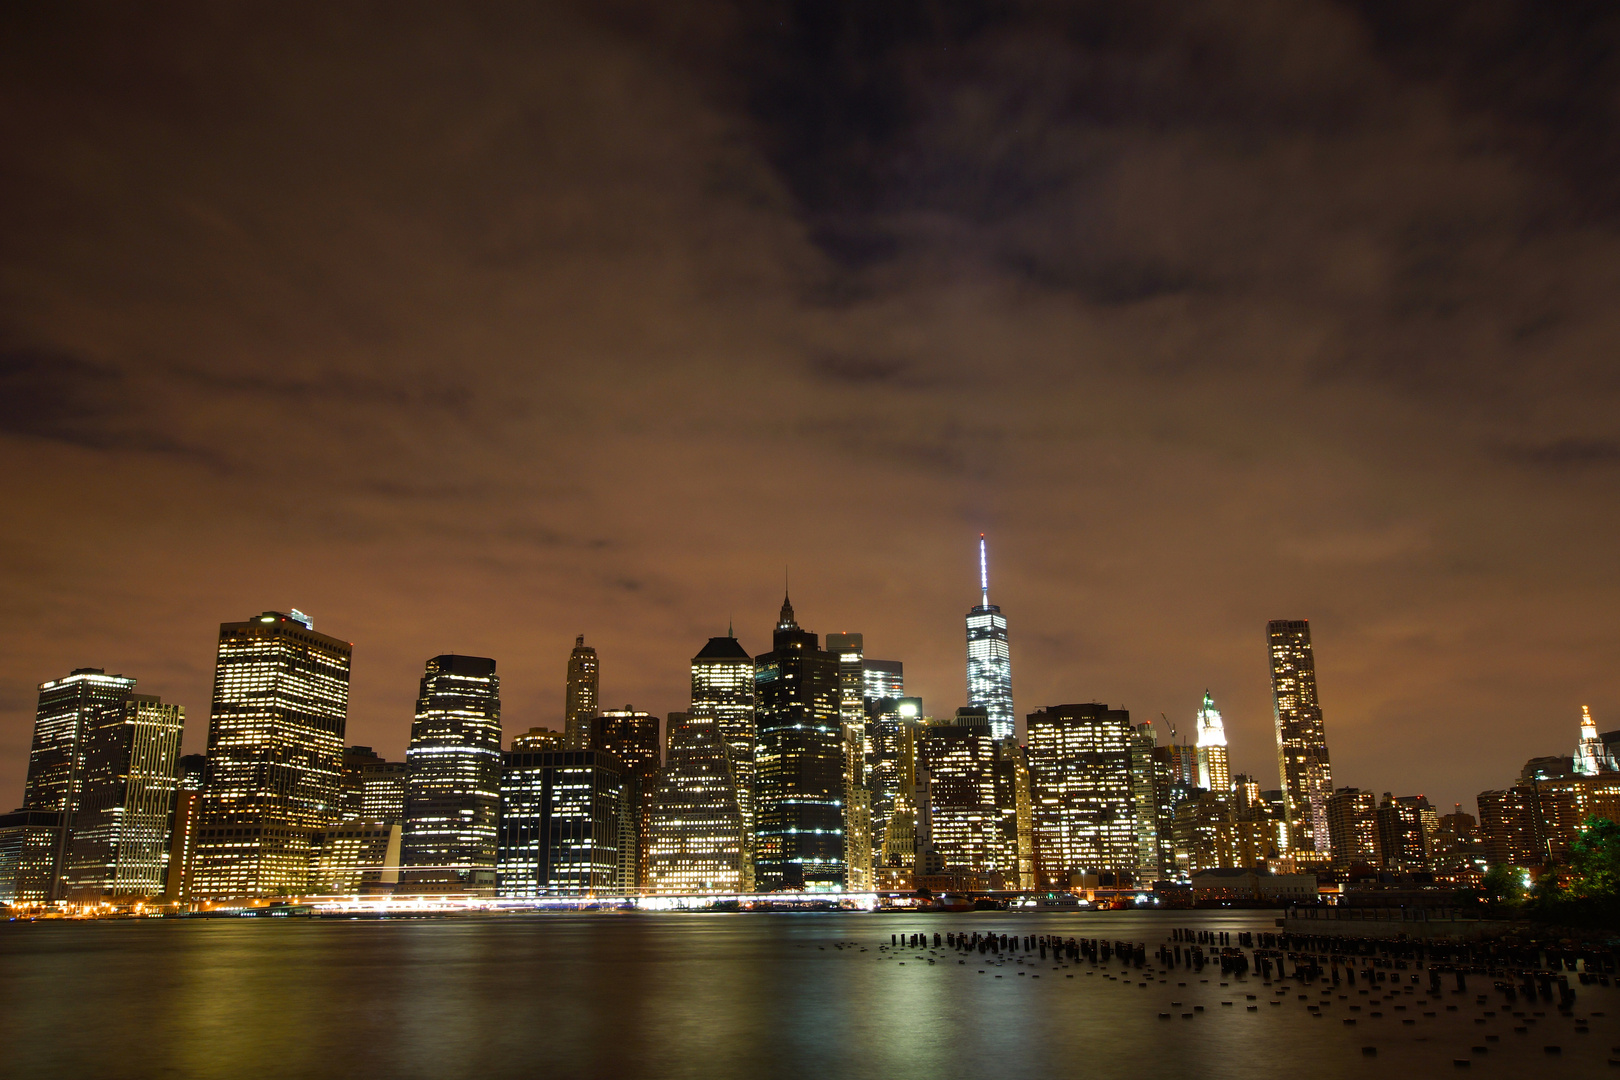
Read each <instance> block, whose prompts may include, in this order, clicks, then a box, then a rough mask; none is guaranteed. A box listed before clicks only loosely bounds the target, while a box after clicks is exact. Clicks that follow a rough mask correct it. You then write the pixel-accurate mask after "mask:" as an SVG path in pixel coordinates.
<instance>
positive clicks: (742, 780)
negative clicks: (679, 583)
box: [688, 628, 756, 889]
mask: <svg viewBox="0 0 1620 1080" xmlns="http://www.w3.org/2000/svg"><path fill="white" fill-rule="evenodd" d="M688 711H689V712H690V714H691V716H692V719H693V720H694V721H698V722H703V721H707V722H712V723H713V724H714V726H715V730H716V732H718V733H719V735H720V739H721V741H723V742H724V743H725V744H726V747H727V749H728V750H729V751H730V753H731V775H732V776H733V777H734V778H735V780H736V785H737V809H738V811H739V812H740V813H741V814H742V818H743V845H744V848H745V851H744V857H743V872H744V880H745V886H744V887H745V888H747V889H752V888H753V887H754V828H755V824H756V822H755V817H754V800H755V795H754V787H755V782H754V770H755V765H754V754H755V746H754V742H755V737H756V734H755V728H754V658H753V657H751V656H749V655H748V652H747V650H746V649H744V648H743V647H742V646H741V645H740V644H738V642H737V639H736V637H735V636H733V635H732V633H731V631H730V629H729V628H728V629H727V631H726V636H725V637H712V638H710V639H709V641H708V644H706V645H704V646H703V648H702V649H701V650H699V651H698V654H697V655H696V656H694V657H692V705H691V708H690V709H689V710H688Z"/></svg>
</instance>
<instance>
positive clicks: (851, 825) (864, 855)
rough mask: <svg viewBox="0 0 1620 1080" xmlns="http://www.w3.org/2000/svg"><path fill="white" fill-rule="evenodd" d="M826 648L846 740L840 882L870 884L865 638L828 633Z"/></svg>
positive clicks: (853, 887)
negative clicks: (833, 661) (832, 659)
mask: <svg viewBox="0 0 1620 1080" xmlns="http://www.w3.org/2000/svg"><path fill="white" fill-rule="evenodd" d="M827 651H828V652H830V653H832V654H833V655H834V656H836V657H837V658H838V687H839V706H838V712H839V719H840V722H841V723H842V725H843V740H844V865H845V867H846V868H847V872H846V876H845V881H844V884H845V886H846V887H847V888H849V889H851V890H856V891H861V892H864V891H866V890H869V889H870V888H871V887H872V793H871V792H870V791H869V790H868V789H867V786H866V754H867V749H868V746H869V745H870V739H869V738H868V735H867V730H866V665H865V655H864V654H865V651H866V640H865V638H864V637H863V636H862V635H860V634H828V635H827Z"/></svg>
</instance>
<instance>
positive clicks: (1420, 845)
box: [1378, 791, 1440, 871]
mask: <svg viewBox="0 0 1620 1080" xmlns="http://www.w3.org/2000/svg"><path fill="white" fill-rule="evenodd" d="M1439 829H1440V815H1439V814H1437V813H1435V810H1434V807H1432V806H1430V805H1429V800H1428V799H1426V798H1424V797H1423V796H1422V795H1402V796H1401V797H1400V798H1396V797H1395V796H1393V795H1391V794H1390V793H1389V792H1387V791H1386V792H1384V801H1383V802H1381V803H1379V804H1378V848H1379V851H1380V852H1381V853H1382V854H1383V857H1384V867H1385V869H1388V870H1406V871H1411V870H1428V869H1429V868H1430V865H1429V853H1430V852H1431V851H1432V850H1433V848H1434V839H1433V838H1434V834H1435V833H1436V832H1438V831H1439Z"/></svg>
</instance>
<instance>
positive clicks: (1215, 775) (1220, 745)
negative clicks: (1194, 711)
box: [1198, 690, 1232, 794]
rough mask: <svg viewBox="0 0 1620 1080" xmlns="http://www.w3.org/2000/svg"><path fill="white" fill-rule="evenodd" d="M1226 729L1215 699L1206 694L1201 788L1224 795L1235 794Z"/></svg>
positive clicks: (1201, 708)
mask: <svg viewBox="0 0 1620 1080" xmlns="http://www.w3.org/2000/svg"><path fill="white" fill-rule="evenodd" d="M1226 754H1227V752H1226V725H1225V724H1224V723H1222V722H1221V714H1220V711H1219V710H1218V709H1216V708H1215V699H1214V698H1212V697H1210V695H1209V691H1208V690H1205V691H1204V702H1203V704H1202V705H1200V706H1199V707H1198V786H1199V787H1201V788H1203V789H1204V790H1205V791H1214V792H1218V793H1221V794H1225V793H1226V792H1228V791H1231V790H1232V766H1231V763H1230V761H1229V760H1228V758H1227V756H1226Z"/></svg>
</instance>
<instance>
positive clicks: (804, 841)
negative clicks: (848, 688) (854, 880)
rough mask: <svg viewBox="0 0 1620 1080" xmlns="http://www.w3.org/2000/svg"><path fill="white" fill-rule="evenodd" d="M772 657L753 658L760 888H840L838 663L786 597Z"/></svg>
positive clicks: (841, 809)
mask: <svg viewBox="0 0 1620 1080" xmlns="http://www.w3.org/2000/svg"><path fill="white" fill-rule="evenodd" d="M772 645H773V647H772V649H771V651H770V652H768V653H765V654H763V655H761V656H758V657H756V658H755V659H754V672H755V675H754V679H755V681H754V690H755V700H756V702H757V704H756V711H755V722H756V724H757V726H758V730H759V754H758V759H757V765H758V770H759V771H758V775H757V780H756V787H755V792H756V795H757V796H758V803H757V810H758V818H757V823H756V826H755V830H754V836H755V844H756V850H755V871H756V884H757V887H758V888H761V889H772V890H774V889H827V890H831V889H836V888H842V887H843V885H844V879H845V867H844V807H843V802H844V799H843V795H844V743H843V733H842V727H843V724H842V721H841V716H840V706H841V704H842V692H841V689H840V684H839V671H838V658H837V657H836V656H834V655H833V654H832V653H830V652H826V651H824V650H823V649H821V648H820V638H819V637H817V635H815V634H812V633H810V632H809V631H806V630H803V629H800V627H799V624H798V623H797V622H796V621H795V620H794V617H793V605H792V603H790V602H789V601H788V599H787V597H786V596H784V597H783V598H782V611H781V615H780V616H779V617H778V618H777V620H776V631H775V633H774V635H773V640H772Z"/></svg>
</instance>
